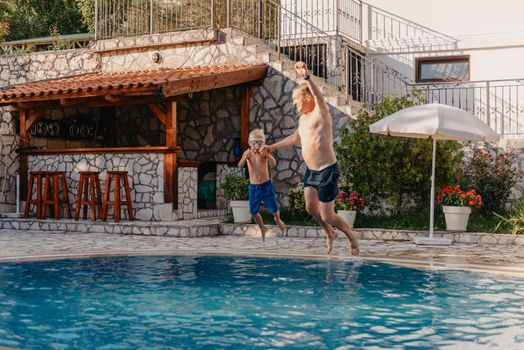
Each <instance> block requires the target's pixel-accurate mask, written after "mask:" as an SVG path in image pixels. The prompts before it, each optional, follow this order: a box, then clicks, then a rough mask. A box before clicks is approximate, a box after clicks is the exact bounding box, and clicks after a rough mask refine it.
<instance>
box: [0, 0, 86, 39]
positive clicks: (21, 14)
mask: <svg viewBox="0 0 524 350" xmlns="http://www.w3.org/2000/svg"><path fill="white" fill-rule="evenodd" d="M0 16H1V18H0V21H6V20H7V19H11V21H12V23H11V30H10V33H9V35H8V36H7V38H6V40H7V41H11V40H20V39H28V38H37V37H43V36H50V35H51V34H52V33H51V28H52V27H53V26H55V27H54V28H55V30H56V31H58V32H59V33H62V34H75V33H85V32H87V27H86V25H85V24H84V22H83V20H82V15H81V13H80V11H79V9H78V7H77V4H76V2H75V0H45V1H42V0H2V1H1V2H0Z"/></svg>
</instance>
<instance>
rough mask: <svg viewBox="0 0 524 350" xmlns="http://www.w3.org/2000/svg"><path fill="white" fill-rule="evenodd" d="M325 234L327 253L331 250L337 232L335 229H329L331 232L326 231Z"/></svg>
mask: <svg viewBox="0 0 524 350" xmlns="http://www.w3.org/2000/svg"><path fill="white" fill-rule="evenodd" d="M326 236H327V237H326V245H327V253H328V254H331V251H332V250H333V243H334V242H335V240H336V239H337V237H338V232H337V231H335V230H331V233H330V232H328V231H326Z"/></svg>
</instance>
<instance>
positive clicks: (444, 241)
mask: <svg viewBox="0 0 524 350" xmlns="http://www.w3.org/2000/svg"><path fill="white" fill-rule="evenodd" d="M413 242H414V243H415V244H420V245H450V244H451V239H449V238H443V237H433V238H430V237H414V238H413Z"/></svg>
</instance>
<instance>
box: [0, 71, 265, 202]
mask: <svg viewBox="0 0 524 350" xmlns="http://www.w3.org/2000/svg"><path fill="white" fill-rule="evenodd" d="M267 69H268V66H267V65H265V64H241V65H222V66H199V67H188V68H177V69H159V70H149V71H132V72H119V73H89V74H84V75H78V76H70V77H65V78H59V79H51V80H43V81H36V82H31V83H25V84H18V85H12V86H7V87H4V88H1V89H0V106H11V107H10V108H11V110H13V111H18V112H19V113H20V139H21V150H20V156H21V157H20V162H21V164H20V167H21V170H20V172H21V179H22V181H21V182H22V190H23V191H25V188H26V187H27V186H26V184H27V177H28V171H29V169H28V155H36V154H58V153H69V154H75V153H93V154H97V153H98V154H100V153H112V152H121V151H122V150H123V148H73V149H67V150H56V149H54V150H53V149H49V150H34V149H30V148H29V146H30V141H31V134H30V132H29V130H30V129H31V127H32V126H33V125H34V124H35V123H36V122H37V121H38V120H39V119H40V118H42V117H43V116H44V115H45V111H46V110H49V109H65V108H84V107H88V108H97V107H114V106H123V105H137V104H142V105H147V106H148V107H149V109H150V110H151V111H152V112H153V113H154V115H156V117H157V118H158V119H159V120H160V122H161V123H162V124H163V125H164V126H165V130H166V144H165V146H163V147H127V148H125V151H126V152H128V153H131V152H136V153H140V152H143V153H145V152H147V153H164V154H165V156H164V201H165V202H166V203H176V198H177V186H178V184H177V152H180V151H181V148H180V147H178V146H177V113H176V111H177V102H178V101H180V100H182V99H184V98H185V97H186V96H187V94H189V93H193V92H199V91H204V90H211V89H217V88H224V87H228V86H234V85H242V86H243V87H244V92H243V96H242V101H241V107H240V140H241V147H242V149H245V148H246V147H247V139H248V133H249V101H250V94H251V88H250V87H251V85H252V84H254V83H255V84H259V83H261V81H262V80H263V79H264V78H265V76H266V74H267Z"/></svg>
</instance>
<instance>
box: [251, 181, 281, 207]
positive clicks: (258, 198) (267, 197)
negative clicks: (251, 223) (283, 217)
mask: <svg viewBox="0 0 524 350" xmlns="http://www.w3.org/2000/svg"><path fill="white" fill-rule="evenodd" d="M262 203H263V204H264V205H265V206H266V208H267V210H269V212H270V213H271V214H273V213H275V212H276V211H277V210H278V202H277V194H276V193H275V187H274V186H273V183H272V182H271V180H268V181H266V182H264V183H262V184H257V185H253V184H251V185H249V211H250V212H251V215H255V214H257V213H258V212H259V211H260V205H261V204H262Z"/></svg>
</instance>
